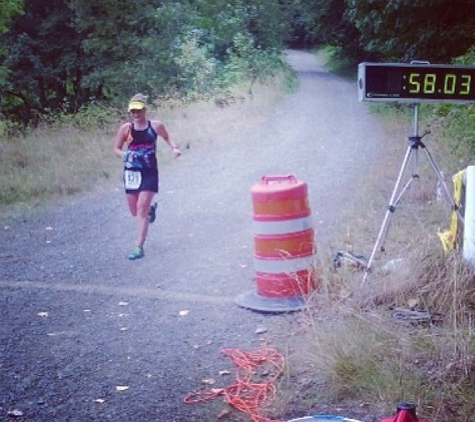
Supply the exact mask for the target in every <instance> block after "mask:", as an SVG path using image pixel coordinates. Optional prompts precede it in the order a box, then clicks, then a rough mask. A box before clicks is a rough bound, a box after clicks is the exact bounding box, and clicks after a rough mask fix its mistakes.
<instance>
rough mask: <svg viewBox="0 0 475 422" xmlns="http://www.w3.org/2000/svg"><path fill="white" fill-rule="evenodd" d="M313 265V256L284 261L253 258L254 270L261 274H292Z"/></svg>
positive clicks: (285, 259)
mask: <svg viewBox="0 0 475 422" xmlns="http://www.w3.org/2000/svg"><path fill="white" fill-rule="evenodd" d="M313 263H314V257H313V255H310V256H304V257H301V258H284V259H259V258H256V257H254V269H255V270H256V271H259V272H261V273H272V274H279V273H294V272H297V271H302V270H308V269H310V267H311V266H312V264H313Z"/></svg>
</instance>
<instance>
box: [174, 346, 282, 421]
mask: <svg viewBox="0 0 475 422" xmlns="http://www.w3.org/2000/svg"><path fill="white" fill-rule="evenodd" d="M221 353H222V354H224V355H225V356H227V357H228V358H230V359H231V361H232V362H233V363H234V364H235V365H236V367H237V369H236V373H235V380H234V384H232V385H229V386H228V387H226V388H214V389H211V390H200V391H196V392H194V393H190V394H188V395H187V396H186V397H185V398H184V400H183V401H184V402H185V403H199V402H203V401H206V400H210V399H212V398H214V397H216V396H220V395H224V397H225V399H226V401H227V402H228V403H229V404H230V405H231V406H233V407H234V408H236V409H238V410H239V411H241V412H244V413H246V414H248V415H249V416H250V417H251V418H252V421H253V422H278V421H275V420H272V419H269V418H267V417H265V416H262V415H261V411H260V408H261V406H262V404H264V403H265V402H267V401H268V400H269V399H270V398H271V397H272V396H273V395H274V394H275V385H274V381H275V380H276V379H277V378H278V377H279V376H280V375H281V374H282V372H283V370H284V357H283V356H282V355H281V354H280V353H278V352H277V351H276V350H274V349H271V348H267V347H265V348H262V349H259V350H256V351H247V352H246V351H243V350H240V349H223V350H221Z"/></svg>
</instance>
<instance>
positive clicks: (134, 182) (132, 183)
mask: <svg viewBox="0 0 475 422" xmlns="http://www.w3.org/2000/svg"><path fill="white" fill-rule="evenodd" d="M141 183H142V174H141V173H140V171H133V170H125V171H124V184H125V189H138V188H140V184H141Z"/></svg>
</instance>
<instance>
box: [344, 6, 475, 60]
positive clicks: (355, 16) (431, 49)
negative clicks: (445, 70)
mask: <svg viewBox="0 0 475 422" xmlns="http://www.w3.org/2000/svg"><path fill="white" fill-rule="evenodd" d="M346 3H347V11H346V15H347V16H348V18H349V20H350V21H351V22H352V23H353V24H354V25H355V27H356V28H357V29H358V31H359V32H360V34H361V35H360V43H361V46H362V47H363V49H364V50H366V51H368V52H373V53H377V54H379V55H380V56H382V57H384V58H386V59H396V60H402V61H410V60H412V59H424V60H430V61H434V62H447V61H449V60H450V59H451V58H453V57H456V56H459V55H462V54H464V53H466V52H467V51H468V50H469V49H470V47H471V46H472V45H474V43H475V2H473V1H467V0H418V1H414V0H391V1H387V0H371V1H360V0H346Z"/></svg>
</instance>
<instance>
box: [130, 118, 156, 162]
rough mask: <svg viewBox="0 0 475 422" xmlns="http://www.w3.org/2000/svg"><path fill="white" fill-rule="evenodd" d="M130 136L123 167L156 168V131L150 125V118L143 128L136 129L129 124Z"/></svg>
mask: <svg viewBox="0 0 475 422" xmlns="http://www.w3.org/2000/svg"><path fill="white" fill-rule="evenodd" d="M130 137H131V138H132V139H131V141H130V142H129V144H128V146H127V149H128V150H129V152H131V153H129V154H127V159H126V160H125V163H124V164H125V168H127V169H140V170H145V169H156V168H157V156H156V145H157V132H155V130H154V129H153V127H152V124H151V122H150V120H149V121H148V125H147V127H146V128H145V129H144V130H136V129H135V128H134V125H133V123H131V124H130Z"/></svg>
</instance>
